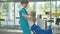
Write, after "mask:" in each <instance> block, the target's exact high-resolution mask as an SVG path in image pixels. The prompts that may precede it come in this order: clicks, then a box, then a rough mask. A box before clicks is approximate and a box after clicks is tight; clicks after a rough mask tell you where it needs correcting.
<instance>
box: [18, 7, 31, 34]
mask: <svg viewBox="0 0 60 34" xmlns="http://www.w3.org/2000/svg"><path fill="white" fill-rule="evenodd" d="M23 13H24V14H26V15H28V13H27V11H26V9H25V8H22V9H21V10H20V11H19V16H20V18H19V19H20V20H19V24H20V26H21V29H22V30H23V34H31V32H30V29H29V25H28V20H27V19H26V18H24V17H23V16H22V14H23Z"/></svg>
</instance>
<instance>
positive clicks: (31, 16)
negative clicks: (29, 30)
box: [23, 11, 36, 27]
mask: <svg viewBox="0 0 60 34" xmlns="http://www.w3.org/2000/svg"><path fill="white" fill-rule="evenodd" d="M35 15H36V11H31V12H30V13H29V15H28V16H27V15H25V14H23V16H25V18H26V19H28V22H29V27H31V26H32V25H33V24H34V23H35V21H36V18H35Z"/></svg>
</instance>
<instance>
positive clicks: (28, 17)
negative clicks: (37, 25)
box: [22, 13, 31, 20]
mask: <svg viewBox="0 0 60 34" xmlns="http://www.w3.org/2000/svg"><path fill="white" fill-rule="evenodd" d="M22 16H23V17H25V18H27V19H29V20H30V19H31V16H29V15H25V14H24V13H23V14H22Z"/></svg>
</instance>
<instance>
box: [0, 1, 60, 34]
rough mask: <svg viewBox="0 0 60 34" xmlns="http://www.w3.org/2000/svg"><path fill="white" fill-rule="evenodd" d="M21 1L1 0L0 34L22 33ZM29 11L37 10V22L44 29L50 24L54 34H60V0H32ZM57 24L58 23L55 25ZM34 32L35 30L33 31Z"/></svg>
mask: <svg viewBox="0 0 60 34" xmlns="http://www.w3.org/2000/svg"><path fill="white" fill-rule="evenodd" d="M21 6H22V5H21V3H20V1H17V0H15V1H14V0H10V1H9V0H0V34H22V33H23V31H22V30H21V27H20V24H19V10H20V7H21ZM27 9H28V11H31V10H35V11H36V19H37V20H36V24H37V25H39V26H40V27H41V28H42V29H47V28H48V26H49V25H52V26H55V27H53V28H52V31H53V34H60V1H59V0H49V1H48V0H46V1H45V0H36V1H30V2H29V4H28V7H27ZM55 24H56V25H55ZM31 33H32V34H33V32H31Z"/></svg>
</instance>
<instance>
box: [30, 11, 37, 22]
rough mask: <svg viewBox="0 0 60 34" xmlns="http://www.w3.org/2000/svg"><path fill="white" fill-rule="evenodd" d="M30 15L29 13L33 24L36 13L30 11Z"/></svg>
mask: <svg viewBox="0 0 60 34" xmlns="http://www.w3.org/2000/svg"><path fill="white" fill-rule="evenodd" d="M30 13H31V15H32V16H33V17H32V21H33V22H34V23H35V21H36V18H35V16H36V11H31V12H30Z"/></svg>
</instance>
